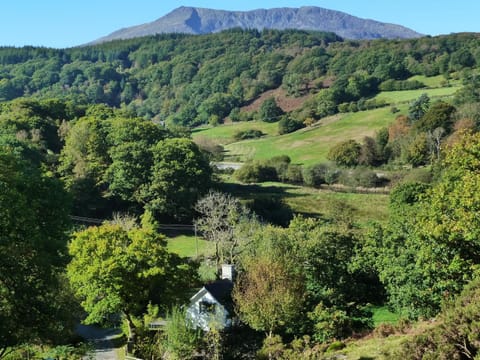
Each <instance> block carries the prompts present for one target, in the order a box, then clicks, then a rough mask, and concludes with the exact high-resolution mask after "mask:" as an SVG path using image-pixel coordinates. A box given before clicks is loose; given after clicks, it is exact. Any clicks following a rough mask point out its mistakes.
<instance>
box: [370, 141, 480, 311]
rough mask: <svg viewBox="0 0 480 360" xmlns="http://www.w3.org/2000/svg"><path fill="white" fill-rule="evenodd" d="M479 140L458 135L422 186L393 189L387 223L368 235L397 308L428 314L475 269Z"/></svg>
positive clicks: (477, 247) (459, 287) (456, 289)
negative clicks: (438, 171)
mask: <svg viewBox="0 0 480 360" xmlns="http://www.w3.org/2000/svg"><path fill="white" fill-rule="evenodd" d="M479 143H480V139H479V136H478V135H466V136H464V137H463V138H462V140H461V141H460V142H459V143H458V144H457V145H456V146H454V147H453V149H452V150H451V151H449V152H448V153H447V154H446V158H445V162H444V173H443V176H442V177H441V179H440V180H439V181H438V182H437V183H436V184H435V185H433V186H432V187H431V188H429V189H428V190H427V187H426V186H425V185H422V184H406V185H402V186H401V187H400V188H398V189H397V190H395V191H394V192H393V193H392V196H393V198H392V208H393V211H392V214H391V217H390V221H389V224H388V225H387V226H386V227H385V228H384V229H381V228H376V229H374V231H372V233H371V235H370V241H371V242H372V243H371V244H370V245H369V246H371V247H370V251H372V253H370V255H368V256H369V257H370V258H375V259H376V260H375V262H376V264H375V265H374V266H375V267H376V268H377V269H378V272H379V277H380V280H381V281H382V282H383V283H384V285H385V287H386V290H387V292H388V295H389V301H390V304H391V305H392V306H393V307H394V308H395V309H396V310H397V312H399V313H403V314H406V315H408V316H409V317H411V318H416V317H418V316H425V317H430V316H434V315H435V314H436V313H437V312H438V311H439V308H440V304H441V303H442V301H444V300H446V299H447V298H448V297H449V296H451V295H452V294H457V293H459V292H460V291H461V290H462V288H463V286H464V284H465V283H466V282H468V281H469V279H471V278H472V276H473V275H474V273H475V271H476V269H477V268H478V258H479V255H478V254H479V246H478V241H477V239H478V237H479V234H478V231H477V229H478V225H477V213H478V196H477V190H476V189H478V162H479V158H480V156H479V151H478V147H479V145H478V144H479ZM366 248H368V246H367V247H366Z"/></svg>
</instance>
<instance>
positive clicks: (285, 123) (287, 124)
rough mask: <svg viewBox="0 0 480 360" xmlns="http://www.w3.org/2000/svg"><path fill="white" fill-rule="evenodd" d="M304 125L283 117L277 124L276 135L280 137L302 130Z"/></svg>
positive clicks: (288, 117) (298, 121)
mask: <svg viewBox="0 0 480 360" xmlns="http://www.w3.org/2000/svg"><path fill="white" fill-rule="evenodd" d="M305 126H306V125H305V124H304V123H303V122H302V121H300V120H296V119H292V118H291V117H290V116H288V115H286V116H283V117H282V119H281V120H280V121H279V122H278V133H279V134H280V135H284V134H289V133H291V132H294V131H296V130H299V129H302V128H304V127H305Z"/></svg>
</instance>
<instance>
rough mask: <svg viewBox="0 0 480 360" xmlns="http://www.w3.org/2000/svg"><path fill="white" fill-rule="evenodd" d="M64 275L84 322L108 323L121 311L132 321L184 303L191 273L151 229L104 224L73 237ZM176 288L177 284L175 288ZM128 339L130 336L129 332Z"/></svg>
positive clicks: (191, 277)
mask: <svg viewBox="0 0 480 360" xmlns="http://www.w3.org/2000/svg"><path fill="white" fill-rule="evenodd" d="M69 253H70V256H71V257H72V260H71V262H70V264H69V265H68V268H67V271H68V277H69V280H70V283H71V286H72V288H73V289H74V291H75V293H76V295H77V296H78V297H79V298H80V299H81V301H82V307H83V308H84V309H85V311H87V313H88V316H87V318H86V319H85V323H87V324H94V323H99V324H103V323H108V322H109V321H110V320H111V319H112V317H113V316H115V315H118V314H119V313H122V314H123V315H124V316H125V317H126V320H127V321H128V323H129V325H130V326H134V325H133V320H132V319H133V317H134V316H140V315H142V314H143V313H144V312H146V310H147V305H148V304H149V302H153V303H155V304H158V305H160V306H169V305H170V304H171V303H173V302H175V301H178V300H180V299H183V297H184V296H185V294H184V293H182V292H181V291H179V290H180V289H187V288H188V286H189V285H190V284H191V281H192V279H194V277H193V271H192V269H191V268H190V267H189V266H188V265H186V264H184V262H183V261H182V260H181V259H180V258H179V257H178V256H176V255H173V254H170V253H168V252H167V250H166V242H165V239H164V238H163V236H161V235H158V234H155V233H154V232H153V231H152V230H147V229H139V228H132V229H130V230H127V229H124V228H122V227H121V226H120V225H110V224H105V225H102V226H100V227H90V228H88V229H86V230H84V231H81V232H77V233H75V234H74V237H73V239H72V242H71V243H70V245H69ZM180 284H181V285H180ZM129 336H131V334H129Z"/></svg>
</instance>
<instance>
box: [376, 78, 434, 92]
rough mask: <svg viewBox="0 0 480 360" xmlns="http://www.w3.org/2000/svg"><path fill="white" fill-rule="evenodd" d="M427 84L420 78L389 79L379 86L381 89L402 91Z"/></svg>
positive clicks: (419, 87)
mask: <svg viewBox="0 0 480 360" xmlns="http://www.w3.org/2000/svg"><path fill="white" fill-rule="evenodd" d="M424 87H425V84H423V83H422V82H420V81H418V80H394V79H389V80H386V81H384V82H382V83H381V84H380V85H379V86H378V88H379V89H380V90H381V91H402V90H415V89H421V88H424Z"/></svg>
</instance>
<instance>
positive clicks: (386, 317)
mask: <svg viewBox="0 0 480 360" xmlns="http://www.w3.org/2000/svg"><path fill="white" fill-rule="evenodd" d="M370 311H372V313H373V316H372V318H373V325H374V326H375V327H376V326H378V325H379V324H396V323H397V322H398V320H400V317H401V316H400V315H399V314H395V313H393V312H391V311H390V310H389V309H388V308H387V307H386V306H372V307H371V308H370Z"/></svg>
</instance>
